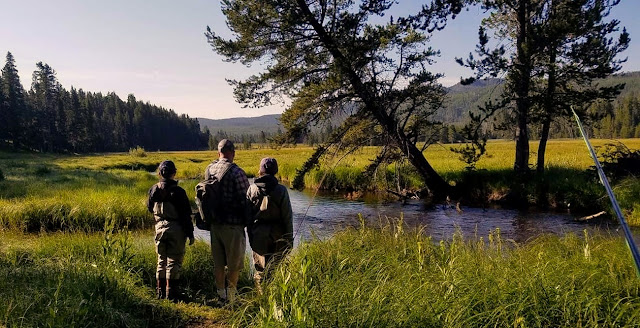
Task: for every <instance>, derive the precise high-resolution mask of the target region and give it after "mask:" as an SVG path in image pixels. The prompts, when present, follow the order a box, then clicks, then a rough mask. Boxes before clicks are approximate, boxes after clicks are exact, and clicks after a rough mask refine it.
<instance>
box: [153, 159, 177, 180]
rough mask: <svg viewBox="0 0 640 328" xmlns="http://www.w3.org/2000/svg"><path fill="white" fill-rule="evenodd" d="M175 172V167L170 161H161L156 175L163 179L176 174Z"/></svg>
mask: <svg viewBox="0 0 640 328" xmlns="http://www.w3.org/2000/svg"><path fill="white" fill-rule="evenodd" d="M176 171H177V170H176V165H175V164H173V162H172V161H163V162H162V163H160V165H158V173H160V176H161V177H163V178H168V177H170V176H171V175H172V174H174V173H176Z"/></svg>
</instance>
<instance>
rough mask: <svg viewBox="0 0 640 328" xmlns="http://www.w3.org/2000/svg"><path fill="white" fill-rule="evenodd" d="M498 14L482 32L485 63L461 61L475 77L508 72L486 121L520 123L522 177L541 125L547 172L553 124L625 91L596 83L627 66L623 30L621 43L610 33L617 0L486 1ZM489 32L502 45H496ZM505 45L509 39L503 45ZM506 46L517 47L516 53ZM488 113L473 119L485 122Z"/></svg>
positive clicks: (519, 168) (481, 57)
mask: <svg viewBox="0 0 640 328" xmlns="http://www.w3.org/2000/svg"><path fill="white" fill-rule="evenodd" d="M479 2H481V3H482V6H483V7H484V8H485V9H487V10H489V11H490V12H491V14H490V17H489V18H487V19H485V20H483V23H482V26H481V27H480V33H479V35H480V40H479V45H478V50H477V54H478V56H479V58H478V59H476V58H474V56H473V55H470V57H469V59H468V60H466V61H465V62H463V61H462V60H461V59H458V62H459V63H460V64H463V65H466V66H468V67H470V68H472V69H474V70H475V72H476V76H475V77H474V78H472V79H469V80H467V81H464V82H470V81H473V80H474V79H476V78H484V77H487V76H489V77H496V76H500V75H501V74H503V73H506V74H507V83H506V86H505V88H504V92H503V93H502V95H501V99H499V100H498V101H497V102H493V103H491V102H490V103H487V105H486V106H485V107H483V108H481V112H482V113H483V114H484V115H485V116H489V115H494V114H495V113H496V112H497V111H500V110H503V109H508V110H511V112H512V114H513V115H512V116H513V118H514V123H515V127H516V130H515V138H516V158H515V162H514V169H515V170H516V171H517V172H519V173H521V174H522V173H526V172H528V170H529V168H528V166H529V131H530V129H531V126H530V124H531V123H538V124H541V130H540V137H541V143H540V146H539V149H538V170H539V171H541V172H542V171H543V170H544V154H545V149H546V140H547V139H548V136H549V131H550V127H551V123H552V121H553V119H558V118H562V117H566V116H568V115H570V110H569V107H570V105H579V106H578V107H579V108H580V107H586V106H584V105H585V104H586V105H588V104H589V103H591V102H593V101H594V100H596V99H612V98H614V97H615V96H616V95H617V94H618V93H619V92H620V90H621V88H622V86H620V85H616V86H612V87H598V86H597V85H596V84H595V83H594V81H595V80H597V79H601V78H604V77H606V76H609V75H611V74H613V73H614V72H616V71H617V70H619V69H620V63H621V62H622V61H621V60H616V58H615V57H616V55H617V54H618V53H619V52H621V51H623V50H624V49H626V47H627V45H628V42H629V38H628V34H627V33H626V31H623V32H622V33H621V34H620V36H619V39H618V40H617V41H616V42H614V40H612V38H611V37H610V36H609V34H611V33H614V32H616V31H617V28H618V24H619V22H618V21H616V20H613V21H611V22H604V18H606V16H607V15H608V13H609V10H610V8H611V7H612V6H615V5H616V4H617V3H618V2H619V1H617V0H481V1H479ZM487 31H491V32H493V36H494V37H495V39H498V40H502V41H501V42H500V45H499V46H497V47H495V48H492V47H490V46H489V44H490V38H489V36H488V33H487ZM504 40H506V42H504ZM504 43H506V44H508V45H511V46H512V47H511V49H513V50H508V48H506V47H505V45H504ZM481 116H482V115H479V116H472V118H474V121H482V120H481V119H480V117H481Z"/></svg>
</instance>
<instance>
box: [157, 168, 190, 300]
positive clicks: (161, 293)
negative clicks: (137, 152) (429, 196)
mask: <svg viewBox="0 0 640 328" xmlns="http://www.w3.org/2000/svg"><path fill="white" fill-rule="evenodd" d="M176 172H177V169H176V166H175V164H174V163H173V162H172V161H163V162H162V163H160V165H159V166H158V175H159V177H160V181H159V182H158V183H156V184H155V185H153V186H152V187H151V189H149V198H148V199H147V208H148V209H149V212H151V213H153V216H154V218H155V220H156V226H155V228H156V235H155V244H156V253H157V254H158V266H157V270H156V282H157V284H156V294H157V297H158V299H164V298H166V299H169V300H172V301H178V300H179V299H180V295H181V293H180V271H181V269H182V260H183V259H184V253H185V242H186V239H187V238H188V239H189V245H193V242H194V238H193V224H192V223H191V205H190V203H189V198H188V197H187V193H186V192H185V191H184V189H182V188H181V187H179V186H178V182H177V181H176V180H175V179H174V178H175V176H176Z"/></svg>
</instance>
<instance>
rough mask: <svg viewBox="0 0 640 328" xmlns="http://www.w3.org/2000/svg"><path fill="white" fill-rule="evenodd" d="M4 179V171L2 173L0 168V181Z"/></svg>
mask: <svg viewBox="0 0 640 328" xmlns="http://www.w3.org/2000/svg"><path fill="white" fill-rule="evenodd" d="M2 180H4V173H2V170H0V181H2Z"/></svg>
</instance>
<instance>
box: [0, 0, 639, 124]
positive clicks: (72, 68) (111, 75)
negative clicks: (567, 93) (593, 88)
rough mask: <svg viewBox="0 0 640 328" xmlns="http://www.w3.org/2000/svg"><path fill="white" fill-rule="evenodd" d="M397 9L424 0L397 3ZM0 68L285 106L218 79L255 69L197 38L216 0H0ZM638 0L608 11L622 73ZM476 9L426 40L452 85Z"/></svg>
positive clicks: (217, 17)
mask: <svg viewBox="0 0 640 328" xmlns="http://www.w3.org/2000/svg"><path fill="white" fill-rule="evenodd" d="M257 1H259V0H257ZM400 3H401V4H400V5H399V8H398V10H399V11H405V10H407V11H408V10H410V9H412V8H419V6H420V5H421V4H422V3H424V1H412V0H400ZM0 10H1V11H2V15H1V17H0V54H1V58H2V59H1V60H0V65H4V62H5V61H4V57H5V54H6V53H7V51H11V53H12V54H13V55H14V57H15V59H16V64H17V66H18V71H19V72H20V77H21V82H22V84H23V85H24V87H25V89H29V88H30V86H31V74H32V72H33V71H34V70H35V68H36V66H35V64H36V63H37V62H39V61H42V62H45V63H47V64H49V65H50V66H51V67H53V68H54V69H55V70H56V72H57V77H58V80H59V81H60V83H62V85H63V86H64V87H65V88H67V89H69V88H70V87H71V86H74V87H76V88H82V89H84V90H85V91H91V92H103V93H107V92H110V91H114V92H116V93H117V94H118V95H119V96H120V97H121V98H123V99H126V97H127V95H128V94H129V93H133V94H135V96H136V97H137V99H138V100H144V101H149V102H150V103H153V104H156V105H159V106H164V107H165V108H171V109H173V110H175V111H176V112H177V113H185V114H188V115H189V116H191V117H207V118H214V119H218V118H228V117H240V116H243V117H250V116H260V115H266V114H273V113H281V112H282V111H283V110H284V108H283V107H280V106H273V107H269V108H242V106H241V105H240V104H237V103H236V102H235V100H234V99H233V94H232V88H231V87H230V86H229V85H228V84H227V83H226V81H225V78H235V79H239V78H245V77H247V76H249V75H250V74H251V73H252V72H255V71H256V69H257V68H246V67H245V66H243V65H242V64H240V63H236V64H234V63H227V62H224V61H223V60H222V58H221V57H219V56H217V55H216V54H215V53H214V52H213V51H212V50H211V47H210V46H209V44H207V42H206V38H205V37H204V31H205V29H206V26H207V25H209V26H211V28H212V29H213V30H214V31H216V32H218V33H220V34H222V35H225V36H229V35H230V33H229V32H228V30H227V27H226V25H225V21H224V16H223V15H222V12H221V10H220V2H219V1H217V0H212V1H204V0H183V1H169V0H154V1H142V0H110V1H97V0H84V1H81V0H58V1H45V0H41V1H34V0H0ZM639 12H640V1H638V0H622V2H621V3H620V4H619V5H618V6H617V7H616V8H615V9H614V11H613V13H612V15H611V16H610V17H612V18H616V19H619V20H620V21H621V22H622V26H626V27H627V30H628V31H629V33H630V35H631V45H630V47H629V49H627V51H626V52H625V53H623V56H627V57H628V58H629V60H628V62H627V63H625V65H624V66H623V71H636V70H640V58H639V56H638V55H637V54H638V52H639V51H640V23H639V22H638V18H637V15H638V13H639ZM481 17H482V12H481V11H480V10H479V9H471V10H469V11H468V12H464V13H463V14H462V15H460V16H459V17H458V18H457V19H455V20H454V21H452V22H451V23H450V24H449V25H448V26H447V28H446V29H445V30H444V31H441V32H438V33H436V34H435V35H434V37H433V38H432V45H433V46H434V47H435V48H437V49H440V50H441V52H442V55H441V57H440V58H439V59H438V62H437V63H436V64H435V65H434V66H433V71H434V72H441V73H444V74H445V77H444V78H443V79H442V83H443V84H445V85H452V84H455V83H457V82H458V81H459V80H460V77H461V76H467V75H468V74H469V73H468V72H467V71H466V70H465V69H463V68H461V67H459V66H458V65H457V64H456V63H455V62H454V57H466V56H467V55H468V53H469V52H470V51H473V49H474V47H475V44H476V43H477V29H478V24H479V22H480V19H481Z"/></svg>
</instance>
